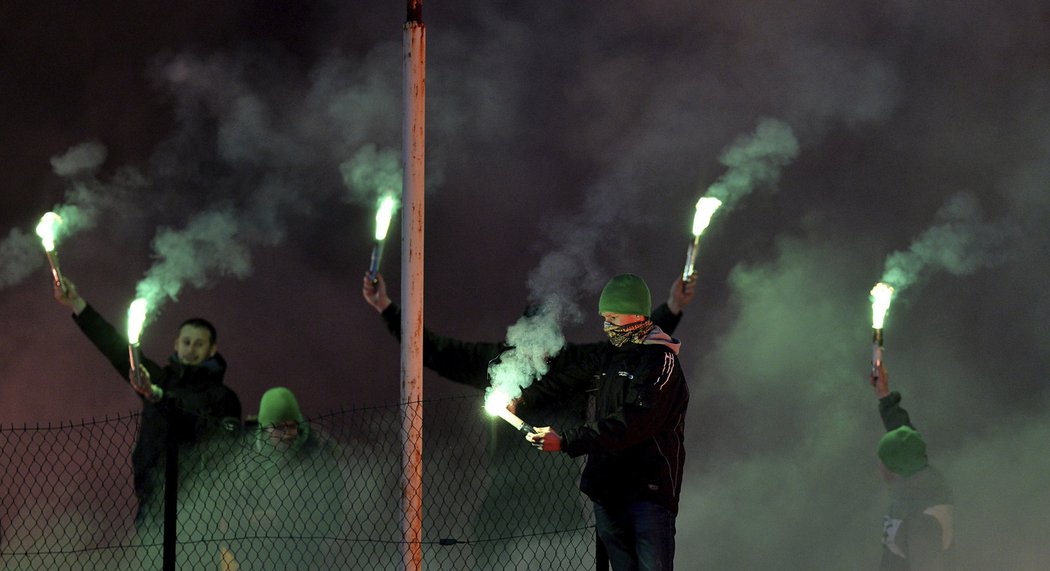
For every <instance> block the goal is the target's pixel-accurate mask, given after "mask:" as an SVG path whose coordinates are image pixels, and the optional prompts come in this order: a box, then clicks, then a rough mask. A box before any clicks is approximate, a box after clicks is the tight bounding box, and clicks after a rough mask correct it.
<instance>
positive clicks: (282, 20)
mask: <svg viewBox="0 0 1050 571" xmlns="http://www.w3.org/2000/svg"><path fill="white" fill-rule="evenodd" d="M40 4H41V3H38V2H24V1H21V0H18V1H11V2H5V3H4V4H3V5H2V7H0V22H3V24H2V32H0V75H2V77H3V82H2V87H0V109H2V110H3V114H2V119H0V126H2V131H0V132H2V133H3V135H4V136H3V137H2V138H0V188H2V192H0V201H2V206H0V217H2V218H0V224H2V226H0V240H2V241H0V323H3V329H4V333H3V335H2V337H0V338H2V339H3V345H2V348H3V351H2V357H0V422H3V423H5V424H7V423H19V424H20V423H22V422H37V421H63V420H66V421H68V420H76V419H80V418H85V417H97V416H101V415H105V414H107V413H110V414H112V413H123V412H127V411H129V410H135V409H137V408H138V405H137V401H136V398H135V397H134V395H133V394H132V392H131V391H130V390H129V389H128V388H127V386H126V385H125V384H122V383H121V380H120V379H119V378H117V376H116V374H115V373H114V372H113V371H112V370H111V369H110V368H109V366H108V365H107V363H106V362H105V361H104V360H103V359H102V358H101V357H100V356H99V355H97V354H96V353H95V351H94V350H93V348H92V347H91V346H90V344H89V343H88V342H87V341H86V340H85V339H84V338H83V337H82V336H81V334H80V333H79V331H78V330H77V329H76V327H75V326H74V325H73V323H72V322H71V320H70V319H69V312H68V311H67V310H66V309H65V308H64V307H62V306H60V305H58V304H57V303H56V302H55V301H54V300H53V298H52V296H51V291H50V285H49V275H48V271H47V268H46V260H45V258H44V255H43V252H42V251H41V249H40V247H39V244H38V243H37V242H36V240H35V237H33V228H34V226H35V224H36V221H37V220H38V218H39V217H40V216H41V214H43V213H44V212H46V211H48V210H51V209H55V208H60V207H63V206H64V207H66V208H71V207H76V208H77V209H78V210H77V211H76V213H75V215H71V216H70V219H73V218H75V220H76V223H75V224H71V231H70V232H69V233H68V235H66V236H63V237H62V239H61V240H60V242H59V246H58V249H59V254H60V256H61V259H62V262H63V269H64V270H65V272H66V274H67V275H68V276H69V277H70V278H71V279H72V280H73V281H74V282H75V283H76V284H77V286H78V288H79V289H80V291H81V293H82V294H83V295H84V297H85V298H86V299H88V300H89V301H90V302H91V303H92V304H93V305H95V306H96V307H97V308H98V309H99V310H100V311H101V312H102V313H103V314H104V315H106V316H108V317H110V319H111V320H113V321H114V323H118V324H120V323H122V322H123V314H124V311H125V310H126V308H127V305H128V303H129V302H130V301H131V299H132V298H133V297H134V295H135V291H136V287H137V286H138V285H139V284H140V282H142V281H143V279H144V277H145V276H147V272H149V271H150V270H151V268H155V269H154V270H153V271H154V273H153V274H150V275H157V272H161V271H164V272H167V273H166V274H164V275H166V276H168V279H169V280H174V283H177V284H178V285H181V286H182V288H181V291H180V292H179V293H178V295H177V300H171V299H166V300H165V301H164V303H163V305H162V307H161V309H160V313H159V315H158V316H157V317H156V319H155V320H154V321H153V322H152V323H151V324H150V325H149V326H148V327H147V329H146V332H145V334H144V341H143V347H144V349H145V351H146V353H147V354H148V355H151V356H153V357H154V358H156V359H163V358H165V357H166V355H167V354H168V353H169V352H170V347H171V341H172V338H173V333H174V329H175V327H176V325H177V323H178V322H180V321H181V320H182V319H183V318H185V317H188V316H192V315H202V316H205V317H208V318H209V319H211V320H212V321H213V322H215V324H216V325H217V326H218V327H219V330H220V350H221V352H222V353H223V354H224V355H225V357H226V358H227V360H228V361H229V362H230V370H229V373H228V376H227V382H228V384H229V385H230V386H231V387H233V388H234V389H235V390H236V391H237V392H238V393H239V394H240V396H241V398H242V401H243V402H244V403H245V408H246V409H247V410H250V411H253V410H254V409H255V408H256V405H257V402H258V398H259V397H260V396H261V394H262V392H263V391H264V390H265V389H266V388H267V387H269V386H273V385H278V384H280V385H286V386H289V387H292V388H293V390H295V392H296V393H297V394H298V395H299V396H300V400H301V403H302V404H303V408H304V410H305V411H306V413H307V414H314V413H320V412H324V411H326V410H328V409H331V408H337V407H342V406H353V405H355V404H360V403H365V402H394V401H396V399H397V398H398V367H399V364H398V359H399V353H398V349H397V344H396V343H395V342H394V341H393V340H392V339H391V338H390V337H389V336H388V335H387V333H386V332H385V330H384V328H383V327H382V325H381V323H380V321H379V318H378V317H377V316H376V314H375V313H374V311H373V310H372V309H371V308H370V307H368V306H367V305H365V303H364V302H363V301H362V299H361V295H360V283H361V275H362V273H363V272H364V271H365V270H366V269H367V265H368V257H369V253H370V251H371V247H372V243H371V237H370V236H371V233H372V217H373V209H372V200H373V198H374V189H368V188H364V189H362V188H357V187H354V188H348V185H347V184H345V183H344V177H343V174H342V173H343V172H345V166H346V165H349V164H361V163H360V161H361V160H362V158H363V157H368V156H380V157H382V156H385V155H384V153H390V152H394V153H399V152H400V145H401V73H402V67H401V66H402V56H401V25H402V22H403V20H404V7H403V6H402V5H398V3H396V2H385V3H379V2H354V3H346V2H343V3H336V2H321V1H315V2H310V1H302V2H267V3H259V2H198V1H188V0H187V1H182V2H167V3H160V4H158V5H152V4H149V5H146V4H143V3H139V2H100V3H93V5H92V7H91V8H90V9H89V8H87V7H81V6H80V5H77V6H71V5H68V4H66V3H43V4H44V5H43V6H41V5H40ZM721 4H727V3H698V2H691V1H683V0H666V1H660V2H649V3H638V2H602V3H585V2H550V1H548V2H492V1H471V0H455V1H451V2H441V3H437V2H434V3H429V4H427V5H425V6H424V16H425V21H426V24H427V56H428V61H427V95H428V100H427V196H426V201H427V202H426V282H425V283H426V287H425V292H426V308H425V315H426V321H427V323H428V324H429V325H430V326H431V327H432V328H434V329H436V330H438V331H440V332H443V333H446V334H450V335H454V336H457V337H460V338H465V339H478V340H499V339H502V338H503V337H504V336H505V334H506V327H507V326H508V325H509V324H511V323H513V322H514V320H515V319H516V318H517V316H518V315H519V314H520V312H521V309H522V307H524V305H525V304H526V302H528V301H529V299H530V296H531V297H532V298H535V297H537V296H542V292H550V291H558V292H563V293H564V294H565V295H566V297H567V298H568V299H570V300H571V301H572V302H573V303H574V304H576V305H577V307H578V308H579V309H580V311H581V312H582V315H583V316H584V317H585V321H584V322H582V323H575V322H572V321H571V320H570V321H569V322H567V323H566V324H565V326H566V336H567V337H568V338H569V339H572V340H593V339H597V337H598V335H599V334H600V331H599V329H598V326H599V325H600V323H599V322H598V321H597V320H596V319H592V318H591V316H592V315H593V314H594V308H595V302H596V298H597V291H598V290H599V289H600V287H601V284H602V283H603V282H604V280H605V279H607V278H608V277H609V276H611V275H613V274H616V273H620V272H625V271H630V272H634V273H638V274H640V275H642V276H643V277H645V278H646V279H647V280H648V282H649V284H650V287H651V288H652V290H653V292H654V298H656V299H657V300H660V299H663V298H664V296H665V295H666V292H667V289H668V287H669V286H670V284H671V281H672V280H673V278H674V275H675V274H676V272H680V271H681V267H682V262H683V260H684V258H685V250H686V244H687V243H688V241H689V239H690V236H689V226H690V224H691V221H692V213H693V205H694V204H695V202H696V200H697V198H699V197H700V196H701V195H703V194H704V192H705V191H706V189H707V188H708V187H709V186H710V185H712V184H714V183H715V182H716V181H717V180H719V177H722V176H723V175H725V174H726V173H727V168H728V167H727V166H726V165H725V164H723V162H720V156H722V151H723V150H725V149H728V148H731V147H733V146H734V145H736V144H740V143H741V142H746V141H748V139H740V137H749V136H751V135H752V134H753V133H755V130H756V127H757V126H758V125H759V124H760V122H762V121H763V120H764V119H774V120H777V121H780V122H782V123H783V124H785V125H788V126H790V129H791V131H792V132H793V134H794V137H795V138H796V139H797V143H798V153H797V158H794V160H791V161H789V162H788V163H787V164H784V165H783V166H782V169H781V170H780V172H779V178H778V179H776V180H775V181H772V180H769V181H765V182H762V183H760V184H756V185H755V186H754V187H753V189H751V192H749V193H747V194H746V196H743V197H742V198H741V199H740V200H739V201H738V202H737V203H736V204H734V205H733V206H732V208H727V209H726V210H725V211H723V212H720V214H719V216H717V217H716V219H715V220H714V222H713V224H712V226H711V228H710V229H709V230H708V231H707V234H705V236H704V241H703V243H702V246H701V248H702V249H701V254H700V258H699V262H698V271H699V272H700V281H701V283H700V292H699V295H698V297H697V300H696V302H695V303H694V304H693V305H692V306H690V307H689V309H688V310H687V316H686V318H685V319H684V321H683V324H682V326H681V327H680V328H679V330H678V331H677V333H676V335H677V336H678V337H680V338H681V340H682V341H683V349H682V353H681V358H682V363H683V367H684V368H685V370H686V374H687V376H688V378H689V380H690V386H691V390H692V403H691V406H690V416H689V419H688V438H689V441H690V443H691V445H690V450H691V456H690V459H689V464H688V466H687V481H686V485H685V491H684V494H683V500H682V501H683V509H682V513H681V515H680V516H679V519H678V533H679V552H680V554H679V562H680V563H681V564H685V562H692V561H697V562H701V563H706V564H707V565H706V566H707V567H710V568H714V569H730V568H749V569H763V568H797V569H803V568H810V569H816V568H822V569H832V568H864V567H865V565H866V564H867V563H868V562H874V561H875V560H877V557H878V552H879V545H878V536H879V532H880V530H881V526H880V521H881V519H880V518H881V513H882V509H883V508H884V505H885V503H886V498H885V495H884V492H883V487H882V485H881V483H880V481H879V479H878V476H877V473H876V470H875V462H876V460H875V458H874V454H873V453H872V451H873V447H874V443H875V441H876V440H877V438H878V436H879V433H880V431H881V425H880V423H879V420H878V416H877V413H876V409H875V399H874V397H873V396H872V394H871V390H870V388H869V387H868V385H867V384H866V380H865V378H866V374H867V368H868V359H869V353H870V345H869V343H870V335H871V333H870V310H869V305H868V290H869V289H870V288H871V286H872V285H873V284H874V283H875V282H876V281H878V280H879V279H880V278H881V277H882V275H883V272H884V270H885V269H886V267H887V260H894V261H895V263H896V262H905V263H906V264H907V265H908V266H907V267H908V268H910V269H911V270H912V271H913V275H914V277H915V280H914V281H913V282H912V283H910V285H909V286H908V287H907V288H906V289H903V290H902V291H900V292H899V296H898V298H897V299H896V301H895V304H894V306H893V308H892V309H891V312H890V317H889V319H888V321H887V325H886V340H887V341H886V342H887V352H886V359H887V364H888V367H889V369H890V372H891V375H892V377H891V379H892V385H893V387H894V388H897V389H899V390H901V391H902V392H903V394H904V398H905V401H904V403H905V406H907V407H908V408H909V410H910V411H911V412H912V415H913V419H914V420H915V422H916V424H917V425H918V426H919V428H920V429H921V430H922V431H923V433H924V434H925V436H926V439H927V442H928V443H929V446H930V450H931V456H932V457H933V459H934V461H935V463H937V464H939V465H940V466H941V467H942V468H943V469H944V470H945V472H946V473H947V474H948V476H949V478H950V479H951V480H952V482H953V484H954V485H955V487H956V493H957V495H958V496H959V497H960V498H966V499H967V501H966V502H960V507H959V514H960V516H959V517H960V524H959V525H960V528H959V531H958V537H959V541H960V545H961V548H962V549H963V551H964V553H965V555H966V557H965V561H966V565H972V566H973V567H972V568H974V569H983V568H990V567H991V566H998V567H1004V568H1031V567H1026V565H1029V564H1032V562H1035V561H1040V562H1042V561H1045V560H1046V557H1047V556H1048V555H1050V553H1048V551H1047V550H1048V548H1047V546H1046V543H1045V541H1044V540H1045V537H1046V535H1047V532H1048V531H1050V529H1048V528H1050V525H1048V524H1047V522H1046V517H1045V513H1046V512H1047V511H1048V508H1050V487H1048V486H1047V485H1046V483H1045V482H1046V477H1045V474H1046V473H1047V471H1048V468H1050V466H1048V465H1047V464H1050V463H1048V462H1046V461H1045V460H1044V459H1043V458H1044V457H1045V456H1046V454H1045V450H1046V442H1047V441H1048V438H1050V414H1048V411H1047V405H1048V399H1047V394H1048V392H1047V389H1046V388H1045V371H1047V370H1048V369H1050V349H1048V347H1050V334H1048V333H1047V327H1046V323H1048V322H1050V300H1048V297H1047V295H1046V293H1045V292H1046V291H1047V286H1048V284H1050V279H1048V278H1050V271H1048V265H1050V262H1048V257H1047V255H1046V252H1047V251H1050V230H1048V224H1047V221H1048V213H1050V192H1048V191H1050V161H1048V160H1047V157H1048V155H1050V8H1047V6H1046V4H1045V3H1044V2H1042V1H1041V0H1008V1H1005V2H1004V1H1001V0H995V1H993V0H972V1H969V2H965V3H959V2H948V1H944V0H934V1H932V2H923V3H919V2H909V1H905V0H892V1H888V2H879V3H872V2H867V1H861V0H844V1H838V2H801V3H798V2H796V3H791V4H790V5H788V4H782V3H773V2H765V1H752V2H733V3H728V4H729V5H726V6H721ZM369 151H372V155H368V152H369ZM354 161H358V162H354ZM341 165H343V167H344V168H342V169H341ZM69 212H72V210H69ZM191 236H193V237H194V238H195V239H196V241H193V242H189V243H190V244H191V245H192V246H194V247H195V248H197V250H193V251H192V252H191V254H190V255H189V256H188V257H178V256H176V255H175V254H174V253H173V252H171V251H170V250H166V249H165V248H166V247H167V246H166V244H170V243H172V242H175V243H182V242H179V240H177V239H178V238H183V239H186V238H189V237H191ZM158 237H160V238H161V239H160V240H157V241H156V242H154V239H155V238H158ZM31 238H32V239H31ZM399 240H400V232H399V231H398V229H397V226H396V224H395V228H394V230H393V231H392V232H391V235H390V242H389V244H388V247H387V251H386V257H385V259H384V269H385V270H386V271H385V272H384V273H385V274H386V276H387V279H388V282H390V284H391V290H392V291H391V294H392V295H393V296H394V297H395V299H396V298H397V295H398V293H399V291H400V288H399V286H398V283H399V281H400V275H399V262H400V261H399V248H398V242H399ZM895 252H904V253H905V255H904V257H903V258H902V257H900V256H897V257H894V256H891V255H892V254H894V253H895ZM177 262H178V263H177ZM234 262H235V263H234ZM156 268H160V269H156ZM173 271H174V273H172V272H173ZM168 283H172V282H171V281H169V282H168ZM530 292H531V293H530ZM424 390H425V394H426V396H438V395H442V394H460V393H463V392H467V391H468V389H465V388H462V387H458V386H456V385H453V384H451V383H449V382H447V381H444V380H441V379H439V378H437V377H431V376H428V377H427V378H426V388H425V389H424Z"/></svg>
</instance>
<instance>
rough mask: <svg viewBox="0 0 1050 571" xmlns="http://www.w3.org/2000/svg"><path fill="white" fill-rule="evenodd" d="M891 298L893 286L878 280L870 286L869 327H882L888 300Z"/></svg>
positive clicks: (888, 305) (888, 304)
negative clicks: (873, 285)
mask: <svg viewBox="0 0 1050 571" xmlns="http://www.w3.org/2000/svg"><path fill="white" fill-rule="evenodd" d="M892 299H893V288H892V287H891V286H890V285H889V284H887V283H885V282H879V283H877V284H875V287H873V288H871V328H872V329H882V324H883V322H885V321H886V314H887V313H888V312H889V310H890V301H891V300H892Z"/></svg>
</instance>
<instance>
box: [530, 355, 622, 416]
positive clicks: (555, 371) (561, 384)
mask: <svg viewBox="0 0 1050 571" xmlns="http://www.w3.org/2000/svg"><path fill="white" fill-rule="evenodd" d="M605 345H608V343H607V342H606V343H583V344H572V343H570V344H568V345H566V346H565V347H564V348H563V349H562V350H561V351H560V352H559V353H558V354H557V355H555V356H554V357H552V358H551V359H550V360H549V361H548V362H547V364H548V369H547V374H545V375H544V376H543V377H542V378H540V379H538V380H536V381H535V382H533V383H532V384H530V385H529V386H527V387H525V388H524V389H523V390H522V392H521V397H519V400H518V406H519V407H521V408H526V409H536V408H539V407H542V406H545V405H548V404H551V403H554V402H556V401H559V400H563V399H564V398H566V397H569V396H572V395H577V394H580V393H583V392H585V391H587V390H590V389H591V387H592V385H593V379H594V375H595V373H596V372H598V371H599V369H598V368H597V367H598V364H599V362H600V355H601V350H602V348H603V346H605Z"/></svg>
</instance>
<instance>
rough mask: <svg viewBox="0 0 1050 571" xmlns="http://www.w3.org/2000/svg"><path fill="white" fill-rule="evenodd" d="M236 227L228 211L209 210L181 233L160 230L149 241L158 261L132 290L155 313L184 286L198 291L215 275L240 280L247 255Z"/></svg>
mask: <svg viewBox="0 0 1050 571" xmlns="http://www.w3.org/2000/svg"><path fill="white" fill-rule="evenodd" d="M239 233H240V225H239V224H238V221H237V219H236V217H234V215H233V214H232V213H231V212H226V211H210V212H205V213H203V214H201V215H199V216H198V217H196V218H194V219H193V220H192V221H191V222H190V223H189V224H188V225H187V226H186V227H185V228H183V229H182V230H174V229H171V228H161V229H160V230H159V231H158V232H157V235H156V236H155V237H154V238H153V244H152V245H153V251H154V255H155V256H156V257H157V258H158V260H159V261H158V262H157V263H156V264H154V265H153V267H151V268H150V269H149V270H148V271H147V272H146V277H145V278H144V279H143V280H142V281H141V282H139V284H138V286H137V287H136V290H135V291H136V297H139V298H143V299H146V300H147V301H148V303H149V307H150V313H151V314H152V315H155V314H156V310H157V309H159V308H160V306H161V304H162V302H163V301H164V299H165V298H170V299H172V300H177V299H178V296H179V293H180V292H181V291H182V287H183V286H184V285H185V284H187V283H188V284H190V285H193V286H194V287H197V288H200V287H204V286H205V285H207V284H208V282H209V280H210V279H211V277H212V276H213V275H215V274H218V275H222V276H226V275H232V276H235V277H238V278H244V277H246V276H248V274H250V273H251V269H252V268H251V256H250V253H249V251H248V248H247V247H246V246H245V245H244V244H243V243H242V240H241V239H240V238H241V237H240V235H239Z"/></svg>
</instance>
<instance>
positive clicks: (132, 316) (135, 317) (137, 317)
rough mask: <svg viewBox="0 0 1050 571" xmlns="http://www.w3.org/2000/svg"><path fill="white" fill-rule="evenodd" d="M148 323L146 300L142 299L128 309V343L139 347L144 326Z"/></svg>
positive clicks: (132, 303)
mask: <svg viewBox="0 0 1050 571" xmlns="http://www.w3.org/2000/svg"><path fill="white" fill-rule="evenodd" d="M145 322H146V300H145V299H142V298H141V297H140V298H138V299H136V300H135V301H133V302H131V306H130V307H128V343H131V344H132V345H138V343H139V336H140V335H142V324H143V323H145Z"/></svg>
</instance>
